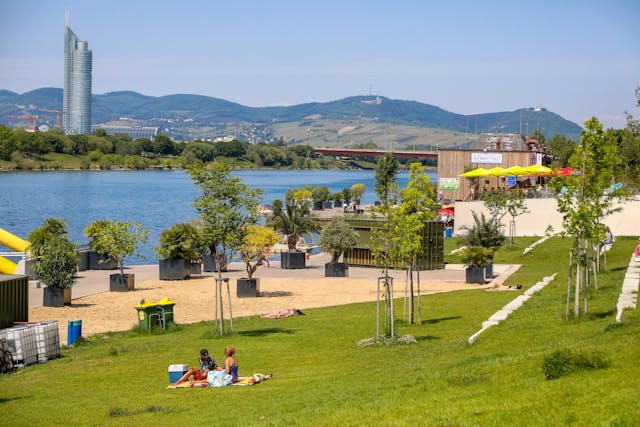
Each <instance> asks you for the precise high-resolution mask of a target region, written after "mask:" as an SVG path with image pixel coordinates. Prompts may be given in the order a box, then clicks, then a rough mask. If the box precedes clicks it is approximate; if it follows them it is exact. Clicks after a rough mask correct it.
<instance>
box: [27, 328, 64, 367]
mask: <svg viewBox="0 0 640 427" xmlns="http://www.w3.org/2000/svg"><path fill="white" fill-rule="evenodd" d="M33 329H35V331H36V348H37V351H38V361H39V362H40V363H44V362H46V361H47V360H49V359H53V358H56V357H60V336H59V335H58V321H56V320H51V321H47V322H40V323H36V324H34V325H33Z"/></svg>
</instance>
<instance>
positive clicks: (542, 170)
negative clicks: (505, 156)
mask: <svg viewBox="0 0 640 427" xmlns="http://www.w3.org/2000/svg"><path fill="white" fill-rule="evenodd" d="M524 169H525V170H526V171H528V172H529V173H530V174H531V175H548V174H551V173H553V169H551V168H548V167H546V166H542V165H531V166H529V167H526V168H524Z"/></svg>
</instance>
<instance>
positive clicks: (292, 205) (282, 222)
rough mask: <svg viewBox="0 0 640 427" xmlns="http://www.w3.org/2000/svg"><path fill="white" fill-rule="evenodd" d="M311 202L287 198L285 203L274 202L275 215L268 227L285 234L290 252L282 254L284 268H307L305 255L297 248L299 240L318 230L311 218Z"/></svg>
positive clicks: (270, 219)
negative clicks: (304, 235)
mask: <svg viewBox="0 0 640 427" xmlns="http://www.w3.org/2000/svg"><path fill="white" fill-rule="evenodd" d="M309 205H310V203H309V201H308V200H306V199H296V198H295V197H291V198H287V199H286V201H285V203H282V201H281V200H274V201H273V204H272V207H273V213H272V214H271V217H270V218H269V221H268V223H267V225H269V226H272V227H273V228H274V229H275V230H276V231H280V232H282V233H284V234H285V236H286V242H287V246H288V248H289V251H288V252H282V253H281V254H280V266H281V267H282V268H287V269H292V268H305V267H306V265H305V254H304V253H303V252H299V251H298V249H297V248H296V245H297V244H298V239H299V238H300V237H301V236H302V235H303V234H304V233H307V232H310V231H315V230H316V229H317V226H316V222H315V221H314V220H313V218H312V217H311V211H310V209H309Z"/></svg>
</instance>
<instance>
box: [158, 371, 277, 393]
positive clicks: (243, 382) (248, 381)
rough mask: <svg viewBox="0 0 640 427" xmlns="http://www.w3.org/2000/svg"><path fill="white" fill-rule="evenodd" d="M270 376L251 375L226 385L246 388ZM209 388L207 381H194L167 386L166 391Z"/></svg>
mask: <svg viewBox="0 0 640 427" xmlns="http://www.w3.org/2000/svg"><path fill="white" fill-rule="evenodd" d="M216 372H224V371H216ZM271 376H272V374H259V373H256V374H253V375H251V376H250V377H238V382H237V383H233V384H231V383H230V384H228V385H229V386H247V385H256V384H258V383H260V382H262V381H265V380H268V379H269V378H271ZM204 387H209V383H208V382H207V380H199V381H197V380H194V381H185V382H183V383H180V384H178V385H173V384H169V385H168V386H167V389H174V388H204Z"/></svg>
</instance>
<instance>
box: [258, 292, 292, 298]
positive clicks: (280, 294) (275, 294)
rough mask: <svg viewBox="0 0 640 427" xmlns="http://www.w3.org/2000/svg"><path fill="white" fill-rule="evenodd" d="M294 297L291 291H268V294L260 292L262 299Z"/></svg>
mask: <svg viewBox="0 0 640 427" xmlns="http://www.w3.org/2000/svg"><path fill="white" fill-rule="evenodd" d="M292 295H293V292H291V291H268V292H260V297H261V298H262V297H265V298H276V297H290V296H292Z"/></svg>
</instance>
